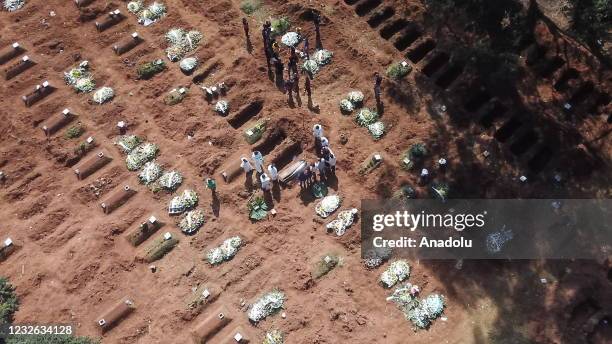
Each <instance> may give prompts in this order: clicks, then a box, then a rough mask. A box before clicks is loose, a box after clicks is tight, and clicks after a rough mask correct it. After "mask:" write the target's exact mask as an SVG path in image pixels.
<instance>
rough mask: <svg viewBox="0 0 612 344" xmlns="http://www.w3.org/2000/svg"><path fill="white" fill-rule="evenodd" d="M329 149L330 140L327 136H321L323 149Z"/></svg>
mask: <svg viewBox="0 0 612 344" xmlns="http://www.w3.org/2000/svg"><path fill="white" fill-rule="evenodd" d="M324 147H329V140H328V139H327V137H325V136H321V149H323V148H324Z"/></svg>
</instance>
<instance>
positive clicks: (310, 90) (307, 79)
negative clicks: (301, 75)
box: [304, 77, 314, 110]
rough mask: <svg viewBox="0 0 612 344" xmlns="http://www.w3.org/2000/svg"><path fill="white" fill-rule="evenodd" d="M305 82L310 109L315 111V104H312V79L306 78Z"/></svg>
mask: <svg viewBox="0 0 612 344" xmlns="http://www.w3.org/2000/svg"><path fill="white" fill-rule="evenodd" d="M305 79H306V81H305V82H304V89H305V90H306V96H307V97H308V108H309V109H311V110H313V109H314V103H313V102H312V86H311V84H310V78H309V77H306V78H305Z"/></svg>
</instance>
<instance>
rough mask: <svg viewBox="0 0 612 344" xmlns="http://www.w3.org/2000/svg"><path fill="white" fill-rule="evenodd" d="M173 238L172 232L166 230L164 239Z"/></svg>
mask: <svg viewBox="0 0 612 344" xmlns="http://www.w3.org/2000/svg"><path fill="white" fill-rule="evenodd" d="M170 239H172V234H170V232H166V234H164V240H170Z"/></svg>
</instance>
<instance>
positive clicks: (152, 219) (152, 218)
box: [149, 216, 157, 223]
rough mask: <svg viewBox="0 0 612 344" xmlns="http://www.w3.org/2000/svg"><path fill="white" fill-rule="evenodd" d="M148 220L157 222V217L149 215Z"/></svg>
mask: <svg viewBox="0 0 612 344" xmlns="http://www.w3.org/2000/svg"><path fill="white" fill-rule="evenodd" d="M149 222H151V223H155V222H157V218H156V217H155V216H151V217H149Z"/></svg>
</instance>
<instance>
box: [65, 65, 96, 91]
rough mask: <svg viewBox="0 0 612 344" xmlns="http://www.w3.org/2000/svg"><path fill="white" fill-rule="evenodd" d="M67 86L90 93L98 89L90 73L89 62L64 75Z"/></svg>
mask: <svg viewBox="0 0 612 344" xmlns="http://www.w3.org/2000/svg"><path fill="white" fill-rule="evenodd" d="M64 81H65V82H66V85H70V86H72V88H74V90H75V91H77V92H80V93H89V92H91V91H93V90H94V88H95V87H96V82H95V81H94V79H93V77H92V76H91V72H90V71H89V62H88V61H83V62H81V63H80V64H79V66H78V67H75V68H72V69H71V70H69V71H68V72H65V73H64Z"/></svg>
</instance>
